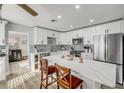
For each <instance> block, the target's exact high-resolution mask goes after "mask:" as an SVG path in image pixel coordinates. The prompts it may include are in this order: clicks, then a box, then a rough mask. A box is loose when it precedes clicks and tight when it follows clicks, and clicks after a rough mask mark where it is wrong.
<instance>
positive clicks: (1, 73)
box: [0, 57, 6, 81]
mask: <svg viewBox="0 0 124 93" xmlns="http://www.w3.org/2000/svg"><path fill="white" fill-rule="evenodd" d="M5 61H6V58H5V57H2V58H0V81H2V80H6V70H5Z"/></svg>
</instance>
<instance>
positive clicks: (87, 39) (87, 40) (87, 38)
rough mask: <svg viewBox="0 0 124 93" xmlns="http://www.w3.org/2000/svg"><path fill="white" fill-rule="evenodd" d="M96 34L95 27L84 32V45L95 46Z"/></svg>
mask: <svg viewBox="0 0 124 93" xmlns="http://www.w3.org/2000/svg"><path fill="white" fill-rule="evenodd" d="M94 32H95V28H94V27H89V28H86V29H84V30H83V32H82V36H83V38H84V45H90V44H93V35H94Z"/></svg>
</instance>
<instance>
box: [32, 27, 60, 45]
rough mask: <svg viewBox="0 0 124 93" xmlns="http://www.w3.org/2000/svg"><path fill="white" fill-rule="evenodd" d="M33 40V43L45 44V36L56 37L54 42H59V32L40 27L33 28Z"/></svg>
mask: <svg viewBox="0 0 124 93" xmlns="http://www.w3.org/2000/svg"><path fill="white" fill-rule="evenodd" d="M34 31H35V32H34V41H35V44H43V45H47V37H53V38H56V44H60V43H61V39H60V33H59V32H55V31H50V30H46V29H42V28H38V27H35V28H34Z"/></svg>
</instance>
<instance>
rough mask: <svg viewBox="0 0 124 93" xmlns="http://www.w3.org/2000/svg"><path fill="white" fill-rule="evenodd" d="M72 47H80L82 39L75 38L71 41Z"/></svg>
mask: <svg viewBox="0 0 124 93" xmlns="http://www.w3.org/2000/svg"><path fill="white" fill-rule="evenodd" d="M72 42H73V45H81V44H83V38H77V39H73V40H72Z"/></svg>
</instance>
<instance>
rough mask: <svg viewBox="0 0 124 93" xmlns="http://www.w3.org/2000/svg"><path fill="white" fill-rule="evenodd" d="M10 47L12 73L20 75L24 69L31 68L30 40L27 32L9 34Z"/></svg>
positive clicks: (11, 32) (10, 32)
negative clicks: (20, 71)
mask: <svg viewBox="0 0 124 93" xmlns="http://www.w3.org/2000/svg"><path fill="white" fill-rule="evenodd" d="M8 45H9V48H8V49H9V50H8V53H9V55H8V56H9V59H8V60H9V66H10V73H18V71H19V70H20V69H22V68H28V69H29V68H30V66H29V39H28V33H27V32H17V31H9V32H8Z"/></svg>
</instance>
